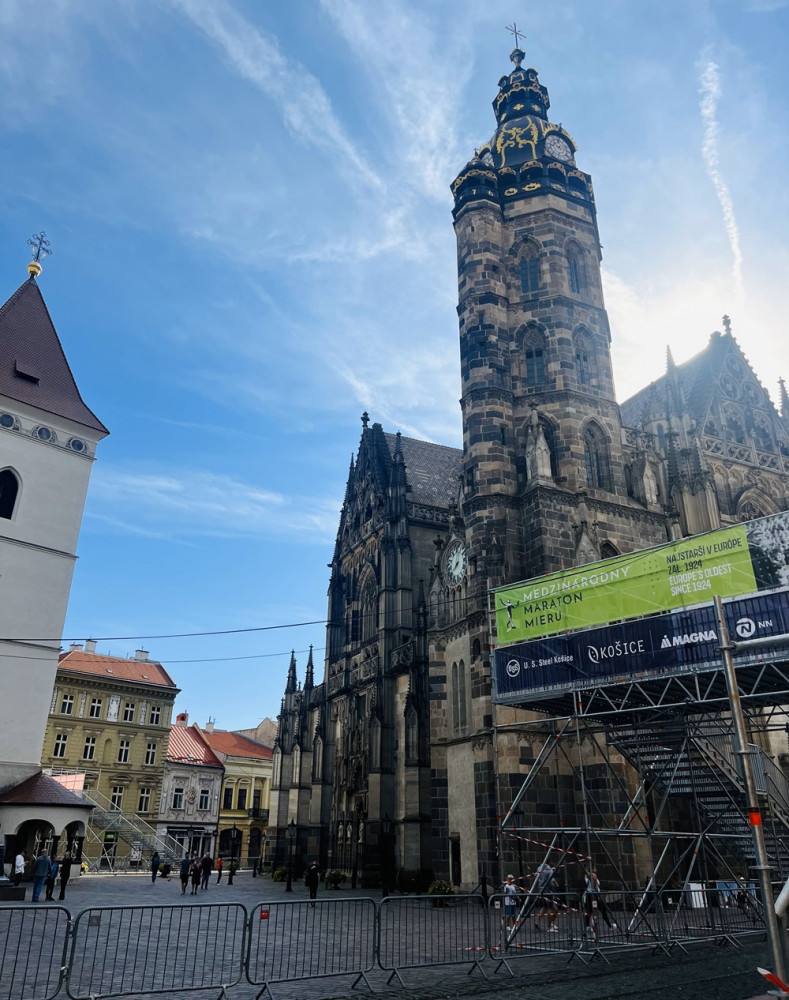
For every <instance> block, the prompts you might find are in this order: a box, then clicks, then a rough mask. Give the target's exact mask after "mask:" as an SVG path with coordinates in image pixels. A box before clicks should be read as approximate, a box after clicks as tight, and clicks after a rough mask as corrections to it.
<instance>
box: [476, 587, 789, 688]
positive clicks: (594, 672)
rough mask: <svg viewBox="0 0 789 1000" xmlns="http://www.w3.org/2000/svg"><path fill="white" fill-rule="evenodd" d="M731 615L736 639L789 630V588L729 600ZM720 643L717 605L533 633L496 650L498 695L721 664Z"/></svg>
mask: <svg viewBox="0 0 789 1000" xmlns="http://www.w3.org/2000/svg"><path fill="white" fill-rule="evenodd" d="M724 615H725V618H726V624H727V626H728V628H729V631H730V633H731V638H732V639H733V640H734V641H735V642H736V641H737V639H743V640H744V639H757V638H760V637H767V636H772V635H781V634H783V633H785V632H789V591H787V590H779V591H773V592H770V593H762V594H757V595H755V596H754V597H746V598H742V599H740V600H736V601H729V602H727V603H726V604H725V605H724ZM719 647H720V640H719V638H718V629H717V623H716V620H715V608H714V606H713V605H708V606H706V607H703V608H692V609H689V610H687V611H675V612H673V613H671V614H666V615H656V616H655V617H652V618H640V619H637V620H636V621H629V622H624V623H622V624H620V625H607V626H605V627H604V628H594V629H585V630H583V631H576V632H572V633H566V634H564V635H554V636H549V637H548V638H545V639H533V640H532V641H531V642H521V643H517V644H515V645H513V646H506V647H504V648H499V649H497V650H495V652H494V671H493V692H494V693H493V697H494V701H496V702H497V703H500V704H501V703H516V702H517V701H519V696H520V695H521V694H522V693H523V692H526V691H528V692H531V693H535V692H537V691H539V690H540V689H542V690H545V691H546V692H548V691H556V690H557V689H563V688H564V689H569V688H573V687H577V686H578V684H579V682H581V683H583V681H584V680H585V679H588V680H589V681H591V682H592V683H597V682H598V681H600V680H601V679H604V678H607V677H610V678H612V679H613V678H616V677H622V676H624V677H631V678H637V677H648V676H650V675H652V674H658V673H663V672H666V671H673V670H677V669H682V668H688V667H693V666H694V665H698V664H702V663H713V662H714V663H720V661H721V655H720V648H719Z"/></svg>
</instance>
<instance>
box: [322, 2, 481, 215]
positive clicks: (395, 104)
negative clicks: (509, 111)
mask: <svg viewBox="0 0 789 1000" xmlns="http://www.w3.org/2000/svg"><path fill="white" fill-rule="evenodd" d="M321 6H322V7H323V9H324V11H325V12H326V13H327V14H328V15H329V16H330V17H331V18H332V20H333V22H334V24H335V26H336V28H337V30H338V31H339V32H340V34H341V35H342V36H343V38H344V39H345V41H346V43H347V44H348V45H349V47H350V48H351V50H352V52H353V54H354V55H355V56H356V58H357V59H358V60H359V62H360V64H361V65H362V67H363V68H364V70H365V72H366V74H367V76H368V78H369V80H370V86H371V87H372V88H373V89H374V90H376V91H378V92H379V93H380V95H381V97H382V100H380V101H379V102H378V103H379V107H380V109H381V111H382V112H383V114H384V115H386V116H387V118H388V119H389V121H390V122H391V125H392V127H393V129H394V131H395V133H396V136H395V140H394V143H393V149H392V151H391V153H390V168H391V169H393V170H397V171H399V172H400V173H401V174H402V176H403V179H404V182H405V184H406V185H412V184H416V185H417V186H418V187H419V190H420V193H421V194H427V195H428V196H429V197H430V198H432V199H435V200H438V201H443V202H447V201H448V200H449V182H450V180H451V178H452V177H453V176H454V174H455V173H457V171H458V169H459V168H460V167H461V166H462V165H463V163H464V162H465V160H464V158H463V157H464V154H465V157H466V158H468V155H469V153H470V152H471V146H470V145H468V148H461V143H460V142H459V140H458V133H457V124H456V123H457V122H458V119H459V115H458V112H459V109H460V106H461V100H462V94H463V88H464V86H465V84H466V82H467V80H468V77H469V75H470V67H471V66H472V64H473V59H472V53H473V45H472V40H471V38H470V34H469V33H468V32H465V31H464V30H463V20H462V17H460V16H456V17H453V18H452V19H449V20H448V21H447V22H446V23H445V25H444V27H443V29H442V30H441V31H440V32H438V33H437V32H436V30H435V25H433V24H431V23H430V13H429V11H428V10H426V9H425V7H424V6H422V5H410V4H398V5H381V4H370V3H365V2H359V0H321ZM459 13H460V12H458V15H459ZM392 154H394V155H392ZM395 156H396V157H397V161H395V160H394V157H395Z"/></svg>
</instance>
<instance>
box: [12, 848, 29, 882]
mask: <svg viewBox="0 0 789 1000" xmlns="http://www.w3.org/2000/svg"><path fill="white" fill-rule="evenodd" d="M26 860H27V857H26V855H25V852H24V851H20V852H19V854H17V856H16V857H15V858H14V885H19V883H20V882H21V881H22V877H23V875H24V874H25V861H26Z"/></svg>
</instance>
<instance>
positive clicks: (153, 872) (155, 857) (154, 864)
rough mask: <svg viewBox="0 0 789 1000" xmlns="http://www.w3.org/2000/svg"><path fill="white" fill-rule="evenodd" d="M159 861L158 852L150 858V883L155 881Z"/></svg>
mask: <svg viewBox="0 0 789 1000" xmlns="http://www.w3.org/2000/svg"><path fill="white" fill-rule="evenodd" d="M160 861H161V859H160V857H159V852H158V851H154V852H153V857H152V858H151V882H155V881H156V876H157V875H158V874H159V864H160Z"/></svg>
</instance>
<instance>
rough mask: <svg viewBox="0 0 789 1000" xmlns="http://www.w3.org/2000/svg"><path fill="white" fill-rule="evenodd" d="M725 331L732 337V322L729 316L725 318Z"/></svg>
mask: <svg viewBox="0 0 789 1000" xmlns="http://www.w3.org/2000/svg"><path fill="white" fill-rule="evenodd" d="M723 329H724V330H725V331H726V333H727V334H728V335H729V336H731V320H730V319H729V317H728V316H724V317H723Z"/></svg>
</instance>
